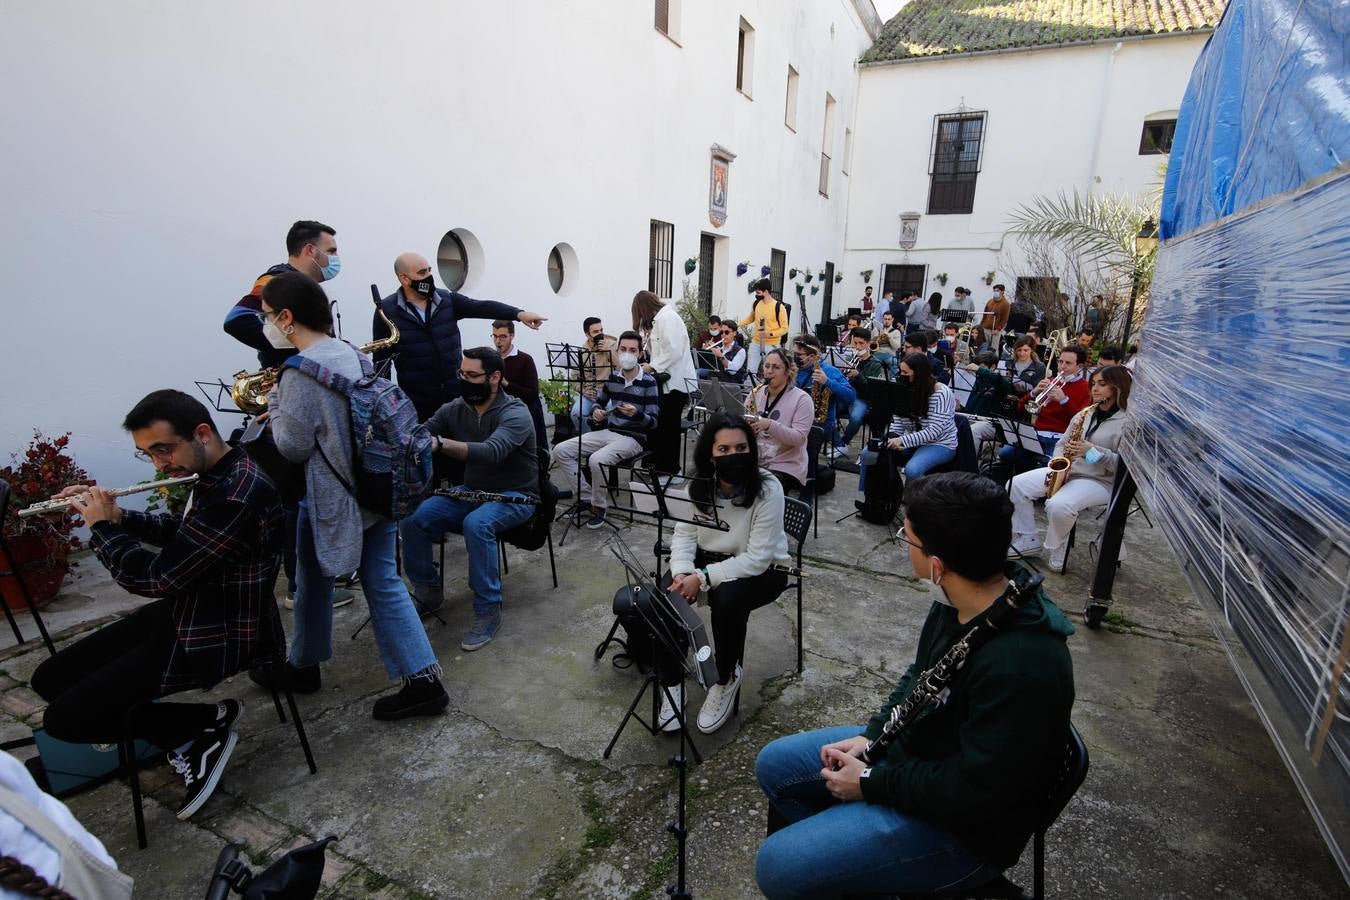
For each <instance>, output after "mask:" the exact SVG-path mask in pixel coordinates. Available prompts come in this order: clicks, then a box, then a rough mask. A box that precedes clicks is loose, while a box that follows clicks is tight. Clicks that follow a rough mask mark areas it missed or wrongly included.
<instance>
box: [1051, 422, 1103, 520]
mask: <svg viewBox="0 0 1350 900" xmlns="http://www.w3.org/2000/svg"><path fill="white" fill-rule="evenodd" d="M1096 408H1097V406H1096V404H1095V403H1094V404H1092V405H1091V406H1087V407H1084V408H1083V411H1082V412H1080V413H1079V414H1078V417H1077V418H1075V419H1074V420H1073V431H1072V432H1071V433H1070V434H1069V439H1068V440H1067V441H1065V442H1064V446H1065V447H1068V446H1069V444H1072V443H1073V442H1074V441H1081V440H1082V439H1083V427H1084V426H1085V425H1086V424H1087V420H1088V416H1090V415H1092V411H1093V410H1094V409H1096ZM1046 465H1047V466H1049V468H1050V471H1049V472H1047V473H1046V474H1045V496H1046V499H1049V498H1050V497H1053V496H1055V494H1056V493H1058V492H1059V489H1060V488H1062V487H1064V482H1066V481H1068V480H1069V467H1070V466H1072V465H1073V460H1071V459H1069V458H1068V457H1067V456H1056V457H1054V458H1053V459H1051V460H1050V462H1048V463H1046Z"/></svg>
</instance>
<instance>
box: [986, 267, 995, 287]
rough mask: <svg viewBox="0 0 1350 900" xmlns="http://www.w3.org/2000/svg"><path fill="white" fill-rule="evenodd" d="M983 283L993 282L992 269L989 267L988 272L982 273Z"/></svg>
mask: <svg viewBox="0 0 1350 900" xmlns="http://www.w3.org/2000/svg"><path fill="white" fill-rule="evenodd" d="M984 283H985V284H993V283H994V270H993V269H990V270H989V271H988V272H985V273H984Z"/></svg>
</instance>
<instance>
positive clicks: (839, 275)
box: [834, 272, 844, 284]
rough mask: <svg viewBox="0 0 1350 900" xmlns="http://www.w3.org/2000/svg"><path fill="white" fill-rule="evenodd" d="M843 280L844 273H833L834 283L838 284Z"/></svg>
mask: <svg viewBox="0 0 1350 900" xmlns="http://www.w3.org/2000/svg"><path fill="white" fill-rule="evenodd" d="M843 280H844V273H843V272H837V273H835V276H834V283H835V284H840V283H841V282H843Z"/></svg>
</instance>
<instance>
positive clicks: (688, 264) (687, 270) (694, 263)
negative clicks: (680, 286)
mask: <svg viewBox="0 0 1350 900" xmlns="http://www.w3.org/2000/svg"><path fill="white" fill-rule="evenodd" d="M697 268H698V260H697V259H694V257H692V256H691V257H689V258H688V259H686V260H685V261H684V274H686V275H693V274H694V270H695V269H697Z"/></svg>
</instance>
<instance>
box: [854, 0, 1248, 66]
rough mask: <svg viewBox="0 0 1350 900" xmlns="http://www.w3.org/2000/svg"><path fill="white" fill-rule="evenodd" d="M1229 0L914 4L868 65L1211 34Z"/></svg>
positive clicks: (940, 0) (890, 26) (889, 26)
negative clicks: (1134, 38) (1114, 40)
mask: <svg viewBox="0 0 1350 900" xmlns="http://www.w3.org/2000/svg"><path fill="white" fill-rule="evenodd" d="M1224 4H1225V0H910V2H909V3H907V4H906V5H905V6H904V7H903V8H902V9H901V10H900V12H898V13H896V14H895V16H894V17H893V18H892V19H891V20H890V21H889V22H887V23H886V27H885V28H883V29H882V31H881V34H880V35H879V36H878V37H877V40H876V43H875V44H873V45H872V48H871V49H870V50H868V51H867V52H866V53H865V54H863V58H862V61H863V62H883V61H886V60H896V59H908V58H911V57H916V56H941V55H944V54H949V53H971V52H977V51H980V50H1002V49H1010V48H1016V47H1040V46H1054V45H1056V44H1072V43H1079V42H1082V41H1092V40H1106V39H1110V38H1118V37H1125V36H1130V35H1142V34H1169V33H1182V32H1187V31H1196V30H1201V29H1209V28H1213V27H1214V26H1215V25H1217V24H1218V22H1219V18H1220V17H1221V16H1222V15H1223V10H1224Z"/></svg>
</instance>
